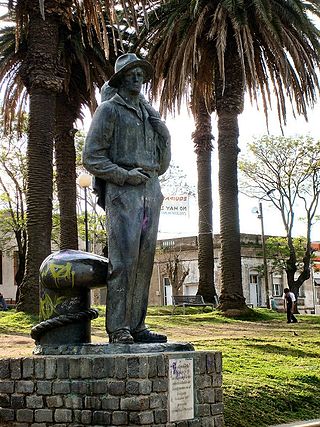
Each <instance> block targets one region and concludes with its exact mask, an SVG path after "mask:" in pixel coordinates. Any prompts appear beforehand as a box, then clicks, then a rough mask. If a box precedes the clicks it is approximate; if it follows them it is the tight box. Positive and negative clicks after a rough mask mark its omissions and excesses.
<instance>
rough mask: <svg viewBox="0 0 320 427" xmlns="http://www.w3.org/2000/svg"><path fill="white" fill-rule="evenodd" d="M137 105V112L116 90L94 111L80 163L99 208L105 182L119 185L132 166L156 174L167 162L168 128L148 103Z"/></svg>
mask: <svg viewBox="0 0 320 427" xmlns="http://www.w3.org/2000/svg"><path fill="white" fill-rule="evenodd" d="M140 107H141V112H138V111H137V110H136V109H135V108H134V107H131V106H130V105H128V104H127V103H126V102H125V100H124V99H123V98H122V97H121V96H119V95H118V94H116V95H115V96H114V97H113V98H111V99H110V100H109V101H105V102H102V103H101V104H100V106H99V107H98V108H97V110H96V112H95V113H94V116H93V119H92V123H91V126H90V129H89V132H88V135H87V138H86V142H85V145H84V150H83V165H84V166H85V168H86V169H87V170H88V171H89V172H90V173H92V175H94V177H95V178H96V179H95V185H94V187H95V191H96V192H97V193H98V198H99V200H98V203H99V204H100V206H102V207H103V208H104V202H105V200H104V195H105V191H106V183H110V184H115V185H116V186H119V187H122V186H124V184H125V181H126V178H127V176H128V171H129V170H131V169H133V168H138V167H140V168H143V170H144V171H145V172H147V173H148V174H149V175H150V176H158V175H161V174H163V173H164V172H165V171H166V170H167V168H168V166H169V162H170V136H169V132H168V130H167V128H166V126H165V124H164V123H163V122H162V121H161V120H160V116H159V114H158V113H157V112H156V111H155V110H154V109H153V108H152V107H151V106H150V105H147V104H146V103H145V102H144V103H143V102H140ZM111 187H113V188H114V185H111Z"/></svg>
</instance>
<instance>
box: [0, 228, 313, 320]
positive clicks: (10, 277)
mask: <svg viewBox="0 0 320 427" xmlns="http://www.w3.org/2000/svg"><path fill="white" fill-rule="evenodd" d="M213 242H214V278H215V288H216V292H217V294H218V296H219V294H220V292H221V266H220V253H221V250H220V237H219V235H215V236H214V237H213ZM313 247H314V250H315V253H314V254H315V258H314V268H313V270H312V272H311V277H310V279H309V280H307V281H306V282H305V283H304V284H303V286H302V287H301V288H300V293H299V298H298V305H299V310H300V312H305V313H314V312H316V313H317V314H320V242H315V243H314V244H313ZM0 261H1V262H0V292H1V293H2V294H3V296H4V297H5V298H6V299H8V300H15V296H16V290H17V287H16V285H15V280H14V277H15V273H16V271H17V257H16V254H15V252H14V251H13V252H12V253H7V252H3V253H2V252H0ZM230 262H232V260H230ZM241 263H242V285H243V293H244V297H245V298H246V303H247V304H249V305H250V306H252V307H265V306H266V298H267V295H266V289H265V281H264V277H263V274H262V272H263V256H262V245H261V236H260V235H253V234H241ZM172 272H174V273H175V277H176V279H177V280H176V282H177V283H178V285H176V286H172V283H171V282H172ZM170 276H171V277H170ZM181 278H184V280H183V283H182V284H181V283H180V284H179V280H180V279H181ZM198 280H199V272H198V239H197V237H196V236H190V237H181V238H173V239H167V240H159V241H158V242H157V250H156V256H155V260H154V267H153V274H152V279H151V284H150V293H149V305H171V304H172V295H177V294H178V295H179V294H180V295H195V294H196V293H197V289H198ZM180 281H181V280H180ZM268 284H269V297H270V296H272V298H273V301H274V303H275V304H276V305H277V306H278V307H279V308H282V306H283V301H282V295H283V289H284V288H285V287H286V286H287V281H286V275H285V272H284V271H283V272H281V273H278V272H273V271H272V267H271V263H270V262H268ZM180 285H181V286H180ZM105 299H106V289H100V290H98V289H96V290H94V291H93V295H92V302H93V303H94V304H105Z"/></svg>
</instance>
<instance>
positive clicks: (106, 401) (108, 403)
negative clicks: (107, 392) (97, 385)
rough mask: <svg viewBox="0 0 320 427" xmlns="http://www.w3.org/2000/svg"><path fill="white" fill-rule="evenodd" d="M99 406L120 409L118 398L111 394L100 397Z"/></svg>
mask: <svg viewBox="0 0 320 427" xmlns="http://www.w3.org/2000/svg"><path fill="white" fill-rule="evenodd" d="M101 408H102V409H110V410H117V409H120V398H119V397H113V396H107V397H102V398H101Z"/></svg>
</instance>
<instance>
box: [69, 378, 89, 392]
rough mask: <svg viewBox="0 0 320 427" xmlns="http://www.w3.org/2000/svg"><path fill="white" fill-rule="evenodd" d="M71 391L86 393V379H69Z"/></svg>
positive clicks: (87, 384) (87, 385)
mask: <svg viewBox="0 0 320 427" xmlns="http://www.w3.org/2000/svg"><path fill="white" fill-rule="evenodd" d="M71 393H77V394H88V393H89V383H88V382H87V381H71Z"/></svg>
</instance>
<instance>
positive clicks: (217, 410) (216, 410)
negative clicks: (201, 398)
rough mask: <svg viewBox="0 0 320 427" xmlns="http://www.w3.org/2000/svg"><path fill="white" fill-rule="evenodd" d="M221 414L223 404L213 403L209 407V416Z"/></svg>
mask: <svg viewBox="0 0 320 427" xmlns="http://www.w3.org/2000/svg"><path fill="white" fill-rule="evenodd" d="M219 414H223V403H214V404H212V405H211V415H219Z"/></svg>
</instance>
